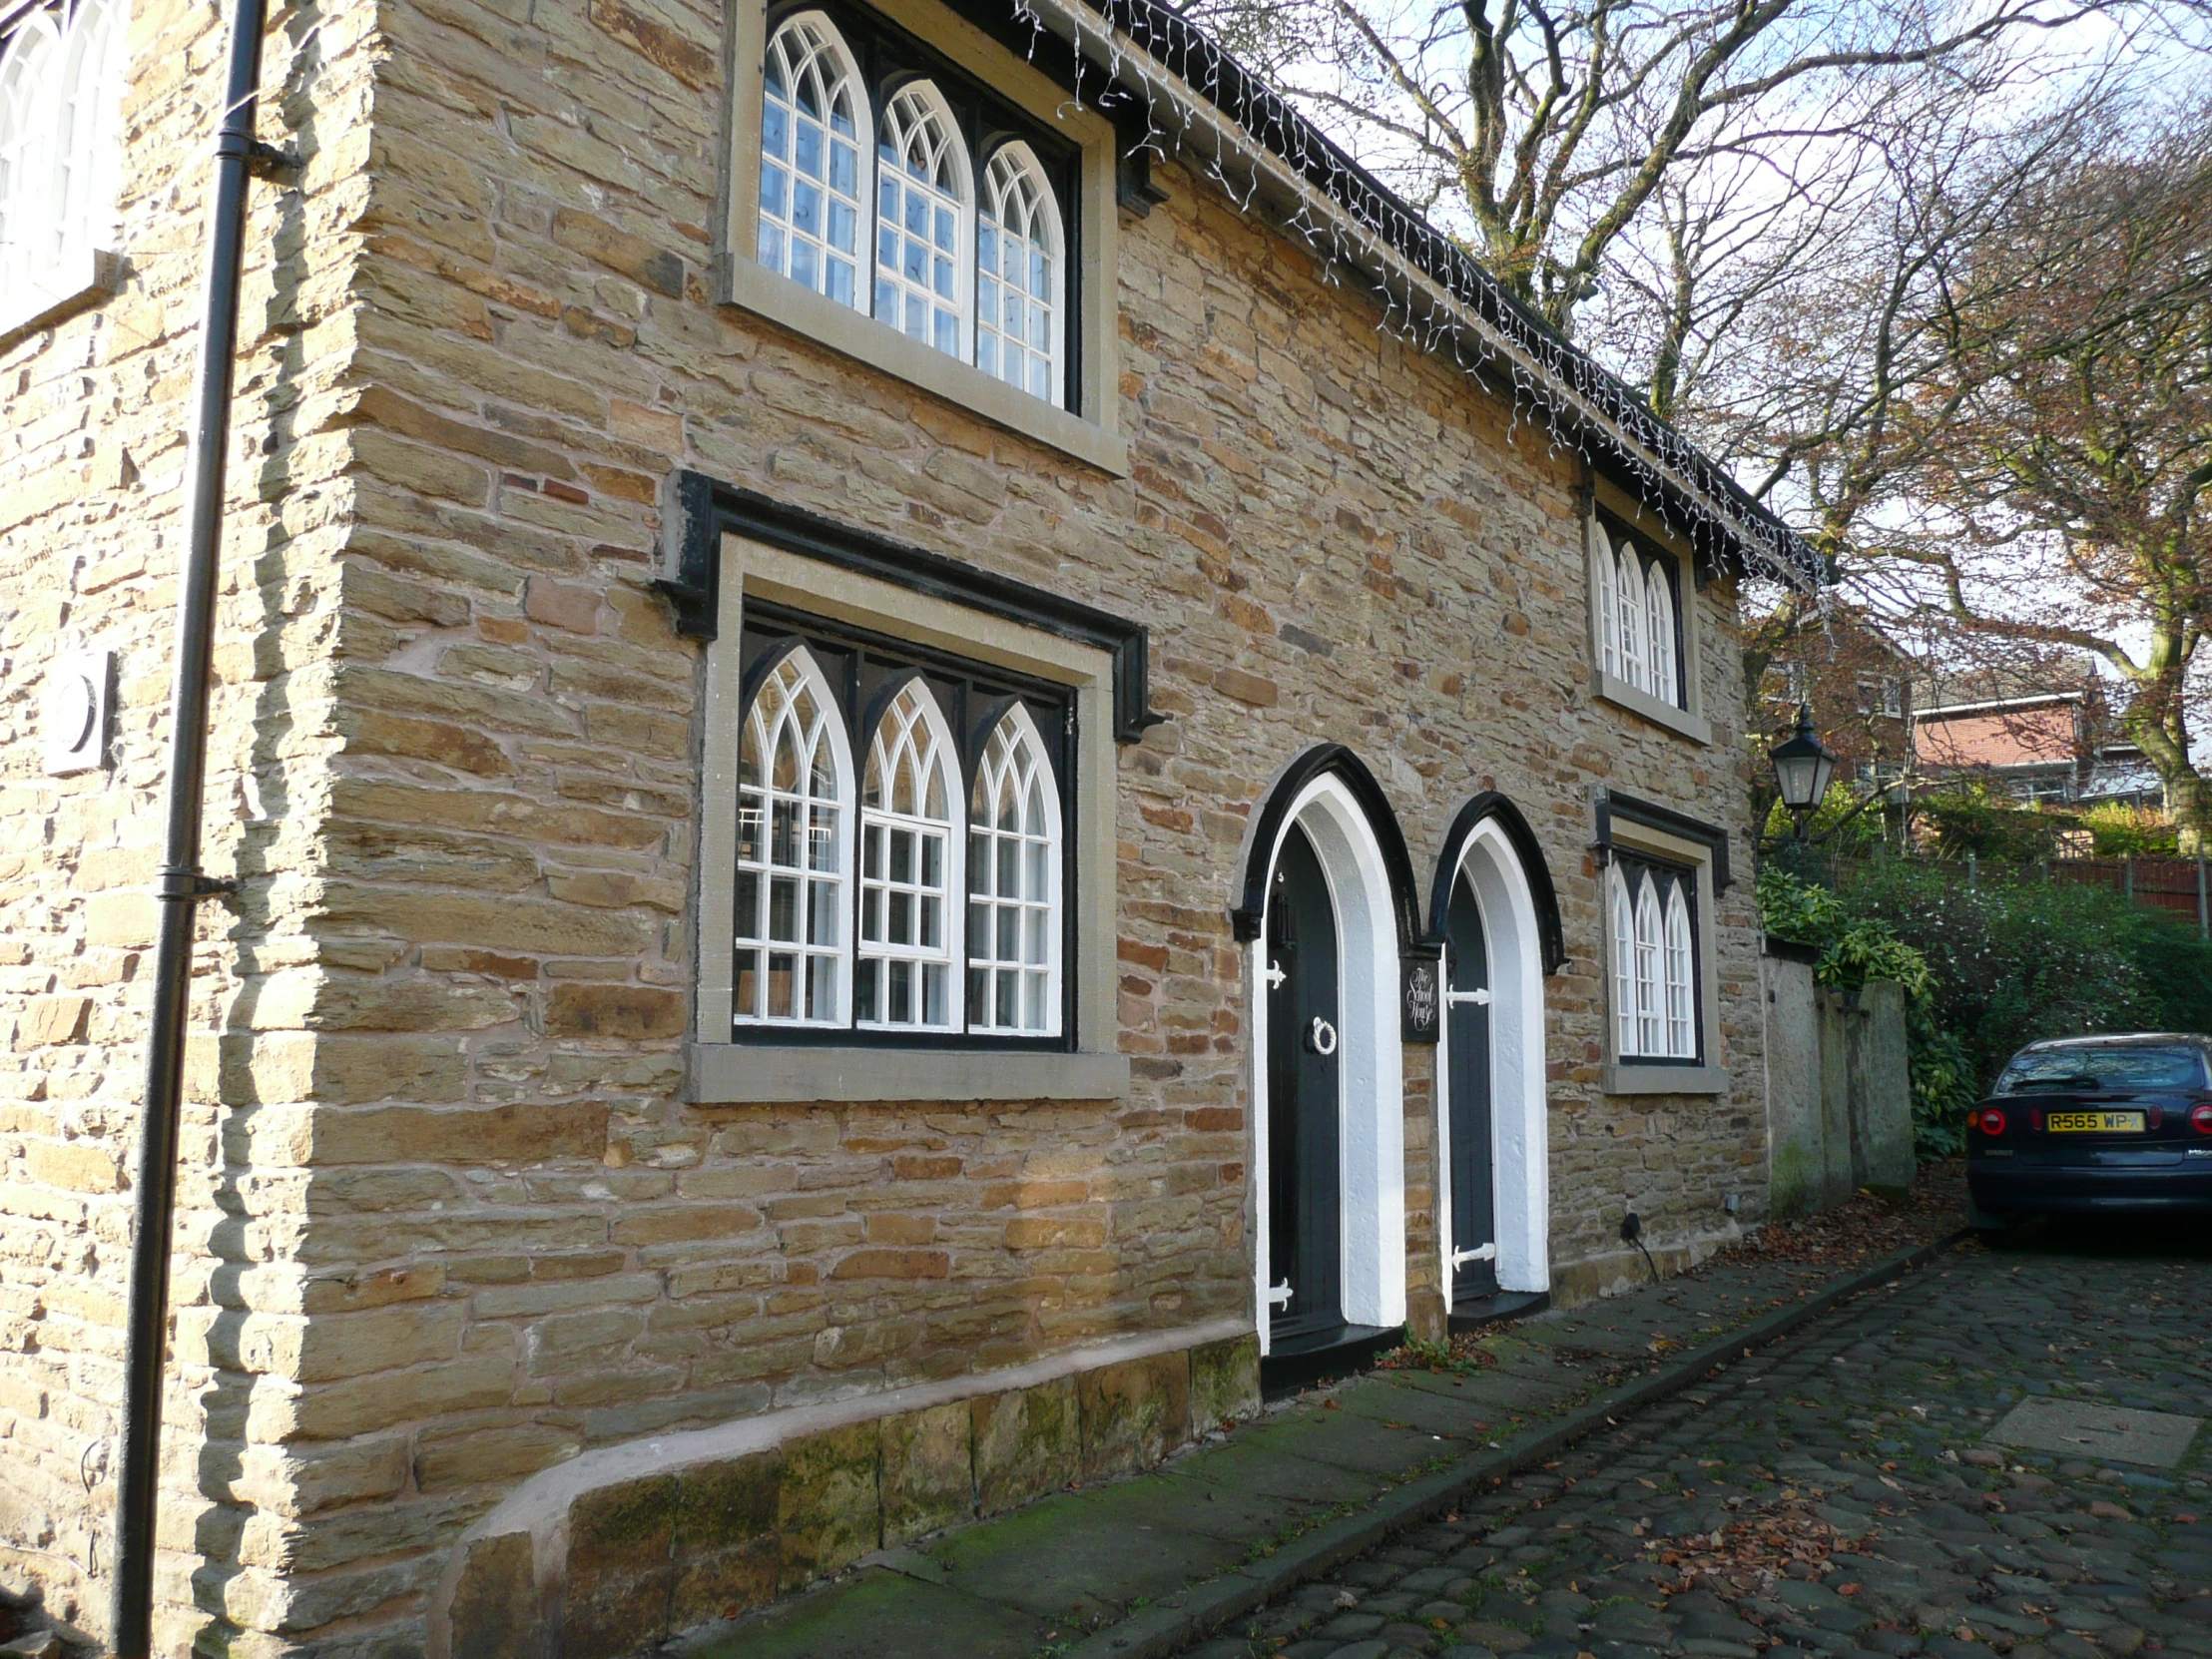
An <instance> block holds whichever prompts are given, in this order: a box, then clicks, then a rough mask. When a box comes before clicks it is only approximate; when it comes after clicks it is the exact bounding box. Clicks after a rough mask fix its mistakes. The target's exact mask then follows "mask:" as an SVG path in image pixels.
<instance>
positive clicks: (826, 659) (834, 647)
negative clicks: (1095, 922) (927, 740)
mask: <svg viewBox="0 0 2212 1659" xmlns="http://www.w3.org/2000/svg"><path fill="white" fill-rule="evenodd" d="M794 642H797V643H799V644H802V645H804V646H806V647H807V649H808V650H809V651H810V652H811V653H812V654H813V655H814V658H815V661H816V664H817V665H818V666H819V667H820V668H821V669H822V671H823V677H824V678H825V679H826V680H827V681H828V682H829V684H830V694H831V696H832V697H833V698H834V700H835V702H836V706H837V715H838V718H839V719H840V720H842V722H843V723H844V734H845V741H846V745H847V749H848V752H849V753H850V755H851V757H852V778H851V785H852V799H851V801H850V802H848V803H846V804H845V805H846V810H848V811H850V812H851V813H853V814H854V815H855V826H856V825H857V814H858V813H859V810H860V808H859V787H860V780H861V778H862V776H864V774H865V772H866V769H867V753H868V746H869V744H870V743H871V742H872V741H873V739H874V733H873V732H872V731H871V730H867V729H865V722H866V720H867V718H868V716H869V714H870V713H872V712H876V711H875V705H876V704H877V702H878V701H879V695H878V694H879V693H881V692H882V691H883V690H884V689H885V688H886V687H887V686H889V685H891V684H893V683H895V682H898V681H902V680H904V679H905V678H907V677H908V676H909V675H911V674H913V673H915V672H918V673H919V674H920V675H921V677H922V679H923V681H924V682H925V683H926V684H927V685H928V688H929V691H930V694H931V696H933V697H935V698H936V700H937V705H938V707H939V709H940V710H942V711H943V714H944V717H945V723H946V724H947V725H948V726H950V727H951V728H952V738H953V747H954V750H955V752H956V754H957V757H958V761H959V767H960V779H959V787H960V800H959V806H960V830H959V832H960V834H961V835H962V836H963V837H964V836H966V835H967V834H968V823H967V819H968V810H969V802H970V799H971V797H972V795H973V792H974V788H975V766H976V762H977V759H978V758H979V757H980V755H981V754H982V751H983V746H984V745H985V744H986V743H987V742H988V741H989V739H990V736H991V733H992V731H994V730H995V729H996V727H997V725H998V720H997V719H996V718H993V719H992V720H991V721H990V722H989V723H988V725H984V724H982V717H983V715H984V713H985V712H986V711H988V710H994V709H995V710H998V711H999V712H1000V713H1001V714H1002V713H1003V711H1004V707H1005V704H1006V700H1007V699H1008V698H1019V699H1020V700H1021V702H1022V703H1023V705H1024V706H1025V707H1026V708H1027V710H1028V712H1029V718H1030V719H1031V720H1032V721H1033V722H1034V723H1035V725H1036V728H1037V735H1038V737H1039V738H1040V740H1041V741H1042V742H1043V744H1044V747H1045V750H1046V757H1045V758H1046V760H1047V762H1048V763H1049V764H1050V766H1051V768H1052V779H1053V786H1054V788H1055V790H1056V791H1057V798H1058V802H1059V808H1060V918H1059V919H1060V1029H1059V1031H1058V1032H1057V1033H1055V1034H1053V1035H1050V1036H1020V1035H1014V1034H1010V1033H1006V1032H998V1031H976V1030H973V1029H971V1028H970V1027H969V1026H968V1024H967V1015H966V1001H965V997H964V995H963V999H962V1028H961V1029H960V1030H958V1031H900V1030H881V1029H877V1028H872V1027H862V1026H861V1025H860V1024H859V1023H858V1019H859V1014H858V1006H857V1004H858V999H857V997H856V996H855V995H853V994H852V992H853V981H852V975H853V972H854V969H855V967H856V964H857V962H858V956H859V942H858V936H859V918H858V910H857V908H856V904H857V895H858V885H859V873H858V860H859V853H858V842H857V839H855V841H854V843H853V844H854V853H853V860H854V867H853V868H852V869H851V870H850V871H848V872H847V886H848V891H849V892H850V894H851V895H852V903H853V905H854V907H853V908H852V909H851V910H850V912H849V923H850V924H849V925H848V926H847V927H846V929H845V936H844V944H843V952H844V956H843V959H844V964H845V971H846V995H845V1003H846V1011H845V1020H844V1023H843V1024H841V1025H834V1026H822V1025H811V1026H802V1025H792V1024H781V1023H771V1022H767V1021H740V1020H737V1019H735V1018H733V1019H732V1021H731V1026H730V1035H729V1040H730V1041H731V1042H734V1043H739V1044H745V1045H749V1046H756V1047H760V1046H766V1047H776V1048H784V1047H808V1046H812V1047H839V1048H846V1047H867V1048H891V1049H901V1048H903V1049H936V1050H944V1049H954V1050H962V1049H964V1050H989V1051H992V1052H999V1051H1004V1050H1020V1049H1027V1050H1035V1051H1040V1052H1045V1053H1073V1052H1074V1051H1075V1049H1076V1046H1077V1045H1076V1039H1077V1036H1078V1033H1077V1030H1076V987H1077V982H1078V973H1077V957H1076V951H1077V949H1078V948H1079V946H1080V945H1081V943H1082V942H1083V941H1082V939H1081V937H1080V934H1079V931H1078V929H1077V926H1076V911H1077V909H1078V907H1079V906H1078V904H1077V901H1076V900H1077V886H1076V880H1077V876H1078V874H1079V873H1080V871H1079V868H1078V865H1077V852H1076V848H1077V844H1078V842H1079V841H1080V840H1081V838H1082V837H1081V827H1080V826H1079V825H1078V822H1077V817H1076V814H1077V810H1078V808H1077V802H1078V795H1077V791H1076V767H1077V764H1078V755H1079V749H1080V744H1079V739H1080V736H1081V734H1080V731H1079V728H1078V724H1077V714H1076V706H1075V693H1074V690H1073V688H1072V687H1068V686H1064V685H1058V684H1055V683H1054V682H1052V681H1049V680H1041V679H1038V678H1036V677H1034V676H1031V675H1024V674H1020V673H1016V672H1013V671H1011V670H1007V669H1001V668H998V667H996V666H994V665H991V664H986V663H981V662H975V661H972V660H970V659H967V658H963V657H959V656H955V655H953V654H950V653H947V652H941V651H935V650H931V649H929V648H927V647H924V646H917V645H913V644H911V643H909V642H907V641H904V640H899V639H895V638H892V637H891V636H889V635H887V634H881V633H877V632H875V631H874V630H871V629H867V628H861V627H856V626H854V625H851V624H848V623H843V622H836V621H832V620H830V619H828V618H825V617H819V616H816V615H814V614H812V613H810V612H807V611H804V610H800V609H796V608H793V607H790V606H786V605H780V604H774V603H770V602H768V601H764V600H755V599H751V598H748V599H747V601H746V605H745V614H744V623H743V629H742V634H741V638H740V643H739V651H740V675H741V679H742V682H743V683H744V685H745V686H746V688H747V692H748V695H747V697H746V700H745V703H744V707H743V708H742V709H741V711H740V715H739V725H738V729H737V731H735V732H733V733H732V734H731V739H730V741H731V742H732V743H733V744H735V743H737V742H739V741H741V738H742V733H743V731H744V722H745V721H746V720H748V719H750V718H751V716H752V694H753V692H754V689H755V682H756V680H757V679H758V678H759V676H758V674H757V672H756V671H757V670H759V669H760V668H762V667H763V666H764V665H765V664H768V663H770V662H772V661H774V660H776V659H779V658H781V657H782V656H783V655H784V654H785V653H786V652H787V651H789V650H790V649H791V647H792V645H793V644H794ZM948 900H949V901H948V904H947V910H948V912H949V916H948V922H949V925H950V926H951V927H952V929H953V931H954V933H955V935H956V937H957V939H958V948H957V949H956V950H955V952H954V956H953V962H954V967H955V969H956V971H957V972H959V973H960V974H961V975H962V976H963V979H964V976H965V975H966V973H967V968H968V950H967V914H968V911H967V900H968V894H967V892H966V891H965V890H962V891H960V892H957V893H952V894H949V895H948ZM719 948H723V949H727V950H731V951H733V952H734V951H735V950H736V949H737V945H736V941H735V940H734V939H732V940H725V941H723V942H722V944H721V945H720V946H719Z"/></svg>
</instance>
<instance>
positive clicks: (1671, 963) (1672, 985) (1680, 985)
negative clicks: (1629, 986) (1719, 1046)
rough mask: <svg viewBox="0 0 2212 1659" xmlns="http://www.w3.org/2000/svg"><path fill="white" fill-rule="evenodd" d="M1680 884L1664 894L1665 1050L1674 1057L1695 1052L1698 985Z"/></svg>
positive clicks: (1685, 897) (1687, 907)
mask: <svg viewBox="0 0 2212 1659" xmlns="http://www.w3.org/2000/svg"><path fill="white" fill-rule="evenodd" d="M1683 887H1684V883H1682V882H1680V881H1677V882H1675V883H1674V884H1673V887H1672V888H1671V889H1670V890H1669V892H1668V894H1667V953H1666V968H1665V978H1666V1003H1667V1047H1666V1052H1667V1053H1668V1054H1669V1055H1670V1056H1672V1057H1673V1058H1675V1059H1690V1058H1693V1057H1695V1055H1696V1054H1697V1017H1696V1016H1697V987H1696V985H1695V983H1694V981H1693V978H1692V975H1693V974H1694V972H1695V971H1696V960H1697V952H1696V950H1695V949H1694V948H1693V947H1692V944H1691V933H1690V903H1689V898H1688V895H1687V894H1686V893H1685V892H1684V891H1683Z"/></svg>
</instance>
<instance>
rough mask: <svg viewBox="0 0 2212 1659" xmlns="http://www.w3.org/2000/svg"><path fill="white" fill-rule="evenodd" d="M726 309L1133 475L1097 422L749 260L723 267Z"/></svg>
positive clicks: (1124, 443)
mask: <svg viewBox="0 0 2212 1659" xmlns="http://www.w3.org/2000/svg"><path fill="white" fill-rule="evenodd" d="M723 267H724V275H723V293H722V298H723V302H724V303H726V304H731V305H737V306H740V307H742V308H743V309H745V310H749V311H752V312H754V313H755V314H756V315H759V316H765V317H767V318H768V319H769V320H770V321H771V322H780V323H782V324H783V325H784V326H785V327H787V328H790V329H792V330H793V331H794V332H796V333H801V334H805V335H806V336H807V337H808V338H810V339H813V340H819V341H820V342H821V343H822V344H824V345H827V346H829V347H830V349H831V350H832V351H839V352H842V353H843V354H844V355H845V356H847V357H851V358H853V359H854V360H856V361H858V362H863V363H866V364H867V365H868V366H869V367H871V368H878V369H881V370H882V371H883V372H884V373H886V374H892V375H896V376H897V377H898V378H899V379H901V380H904V381H906V382H908V383H909V384H911V385H916V386H919V387H920V388H921V389H922V390H923V391H926V392H930V393H933V394H934V395H936V396H938V397H941V398H943V399H944V400H945V401H946V402H948V403H957V404H958V405H959V406H960V407H961V408H963V409H966V410H968V411H969V412H971V413H973V414H979V415H981V416H982V417H983V418H984V419H985V420H988V421H991V422H993V423H994V424H996V425H999V426H1003V427H1005V428H1006V429H1007V430H1008V431H1009V432H1013V433H1016V434H1018V435H1019V436H1021V437H1025V438H1031V439H1033V440H1035V441H1036V442H1038V443H1041V444H1044V445H1046V446H1048V447H1050V448H1053V449H1057V450H1059V451H1060V452H1061V453H1062V454H1065V455H1071V456H1073V457H1074V458H1075V459H1077V460H1079V461H1083V462H1086V463H1087V464H1089V465H1091V466H1095V467H1097V468H1098V469H1099V470H1100V471H1101V472H1107V473H1111V474H1112V475H1113V476H1114V477H1116V478H1126V477H1128V476H1129V442H1128V440H1127V439H1126V438H1123V437H1122V436H1120V435H1119V434H1118V433H1115V432H1110V431H1108V430H1107V429H1106V428H1105V427H1103V426H1101V425H1099V424H1098V423H1097V422H1096V421H1091V420H1085V419H1084V418H1083V417H1082V416H1081V415H1078V414H1071V413H1069V412H1068V411H1067V410H1066V409H1060V408H1055V407H1054V406H1053V405H1052V404H1050V403H1047V402H1046V401H1045V400H1044V399H1043V398H1041V397H1032V396H1030V395H1029V394H1028V393H1027V392H1025V391H1022V390H1020V389H1018V388H1017V387H1014V386H1010V385H1008V384H1007V383H1006V382H1005V381H1003V380H1000V379H997V378H996V377H994V376H992V375H989V374H985V373H984V372H983V371H982V370H981V369H979V368H977V367H975V366H974V365H973V364H972V363H963V362H961V361H960V360H959V359H958V358H956V357H948V356H946V355H945V354H944V353H943V352H942V351H939V350H937V349H936V348H935V347H933V346H929V345H924V344H923V343H922V342H921V341H920V340H917V339H909V338H907V337H906V335H904V334H902V333H900V332H899V331H898V330H897V329H895V328H892V327H889V326H887V325H885V324H884V323H881V322H878V321H876V319H875V318H874V317H872V316H862V315H861V314H860V313H859V312H858V311H855V310H853V309H852V308H851V307H850V306H849V305H840V304H838V303H837V302H836V301H835V300H834V299H830V298H829V297H828V296H826V295H824V294H820V293H817V292H815V291H814V290H813V289H812V288H808V287H803V286H801V285H800V284H799V283H797V282H795V281H793V280H792V279H791V278H790V277H783V276H780V275H778V274H777V273H776V272H773V271H771V270H769V269H768V268H767V267H766V266H762V265H757V264H755V263H754V262H753V261H752V260H748V259H744V258H739V257H732V258H728V259H725V260H724V261H723Z"/></svg>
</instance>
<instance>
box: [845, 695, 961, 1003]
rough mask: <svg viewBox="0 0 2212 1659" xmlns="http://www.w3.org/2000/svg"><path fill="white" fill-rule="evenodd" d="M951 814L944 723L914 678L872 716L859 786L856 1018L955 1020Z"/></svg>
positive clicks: (954, 813)
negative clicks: (872, 727) (872, 729)
mask: <svg viewBox="0 0 2212 1659" xmlns="http://www.w3.org/2000/svg"><path fill="white" fill-rule="evenodd" d="M959 812H960V790H959V775H958V771H957V760H956V757H955V753H954V747H953V743H952V733H951V729H950V728H949V727H948V726H947V725H946V724H945V719H944V715H943V714H942V713H941V712H940V711H939V710H938V708H937V700H936V699H935V698H933V697H931V696H930V695H929V688H928V687H927V686H926V685H924V684H923V683H922V681H921V679H920V678H919V676H916V677H914V678H911V679H909V680H907V681H906V683H905V684H904V685H903V686H901V687H900V688H899V689H898V690H897V692H896V693H895V694H894V695H892V697H891V698H890V700H889V702H888V703H887V704H886V705H885V706H884V709H883V713H882V716H881V718H880V719H878V720H877V721H876V723H875V734H874V737H873V739H872V740H871V741H870V743H869V745H868V756H867V771H866V773H865V775H864V776H863V778H862V780H861V784H860V923H859V939H858V967H857V970H856V982H855V984H854V987H853V1018H854V1019H855V1021H856V1022H857V1023H858V1024H860V1025H863V1026H894V1027H903V1028H911V1029H921V1030H953V1029H957V1028H958V1026H959V1023H960V1008H959V993H960V985H959V981H958V978H957V976H956V975H955V973H954V965H955V963H956V961H957V958H956V956H955V955H954V952H953V935H954V930H955V928H956V927H957V926H958V924H959V918H958V916H957V915H955V914H954V913H953V909H952V906H953V902H954V896H955V895H956V894H957V893H958V892H959V890H960V885H959V873H960V872H959V867H958V866H959V861H960V855H961V844H960V834H959V828H960V827H959Z"/></svg>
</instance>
